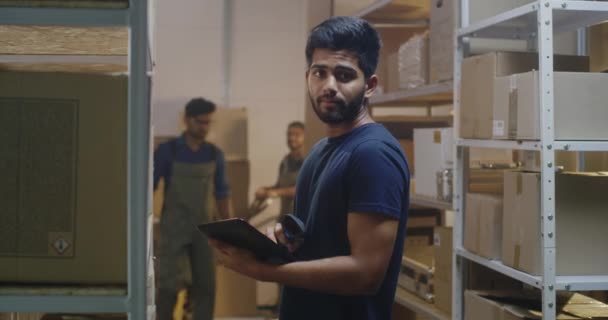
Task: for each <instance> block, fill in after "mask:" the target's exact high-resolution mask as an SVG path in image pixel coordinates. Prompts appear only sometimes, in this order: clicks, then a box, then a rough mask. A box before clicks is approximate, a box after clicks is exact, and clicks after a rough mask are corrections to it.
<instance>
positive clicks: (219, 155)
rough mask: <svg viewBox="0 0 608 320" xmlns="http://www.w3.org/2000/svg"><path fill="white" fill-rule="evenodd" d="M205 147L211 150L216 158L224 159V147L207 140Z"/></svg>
mask: <svg viewBox="0 0 608 320" xmlns="http://www.w3.org/2000/svg"><path fill="white" fill-rule="evenodd" d="M205 148H206V149H207V151H209V152H211V154H212V155H213V157H214V158H216V159H221V160H223V159H224V151H222V149H221V148H220V147H218V146H217V145H215V144H214V143H211V142H205Z"/></svg>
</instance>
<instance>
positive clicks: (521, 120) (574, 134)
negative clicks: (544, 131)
mask: <svg viewBox="0 0 608 320" xmlns="http://www.w3.org/2000/svg"><path fill="white" fill-rule="evenodd" d="M515 77H516V80H515V81H516V85H515V88H514V89H512V92H515V96H516V99H515V101H516V102H515V103H511V104H509V107H510V108H516V110H517V111H516V112H510V113H509V114H511V115H512V114H513V113H516V117H515V119H516V121H517V123H516V136H515V138H517V139H532V140H538V139H540V127H539V123H540V107H539V105H538V103H539V101H538V96H537V91H538V90H537V88H538V72H537V71H533V72H528V73H524V74H518V75H516V76H515ZM606 87H608V74H600V73H582V72H555V73H554V92H555V105H554V110H555V111H554V114H555V118H554V119H555V120H554V121H555V124H554V125H555V138H556V139H561V140H605V139H608V126H606V125H605V124H606V119H608V109H607V108H605V107H604V104H605V102H606V101H607V99H608V91H607V90H606ZM504 89H507V88H504ZM511 96H513V94H511ZM509 121H510V122H512V121H513V119H509Z"/></svg>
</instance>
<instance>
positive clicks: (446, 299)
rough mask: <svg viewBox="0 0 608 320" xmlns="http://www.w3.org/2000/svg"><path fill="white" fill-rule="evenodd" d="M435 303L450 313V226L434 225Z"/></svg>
mask: <svg viewBox="0 0 608 320" xmlns="http://www.w3.org/2000/svg"><path fill="white" fill-rule="evenodd" d="M434 242H435V243H434V246H433V249H434V259H435V274H434V278H433V281H434V283H433V285H434V289H435V305H436V306H437V308H439V309H440V310H442V311H444V312H446V313H448V314H451V313H452V228H448V227H436V228H435V237H434Z"/></svg>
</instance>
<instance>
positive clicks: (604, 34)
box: [589, 23, 608, 72]
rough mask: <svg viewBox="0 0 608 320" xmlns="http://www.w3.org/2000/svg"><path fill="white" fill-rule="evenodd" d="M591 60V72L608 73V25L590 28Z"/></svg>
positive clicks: (603, 24)
mask: <svg viewBox="0 0 608 320" xmlns="http://www.w3.org/2000/svg"><path fill="white" fill-rule="evenodd" d="M589 58H590V60H591V71H593V72H606V71H608V23H602V24H598V25H595V26H592V27H590V28H589Z"/></svg>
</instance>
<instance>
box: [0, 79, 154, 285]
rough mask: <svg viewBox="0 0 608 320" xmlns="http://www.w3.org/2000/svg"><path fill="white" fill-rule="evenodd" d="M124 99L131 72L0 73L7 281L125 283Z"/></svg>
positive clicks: (2, 267)
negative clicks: (110, 73) (105, 73)
mask: <svg viewBox="0 0 608 320" xmlns="http://www.w3.org/2000/svg"><path fill="white" fill-rule="evenodd" d="M100 88H103V89H101V90H100ZM127 105H128V79H127V76H124V75H116V76H113V75H101V74H77V73H54V72H8V71H3V72H0V127H1V128H2V135H0V154H1V155H2V156H0V158H1V159H2V160H0V161H1V162H2V164H0V174H1V175H2V177H3V181H4V183H3V184H2V186H0V194H2V201H0V226H1V227H0V228H1V229H2V230H1V231H0V281H1V282H11V283H37V284H45V283H47V284H64V285H68V284H78V285H85V284H110V283H111V284H124V283H126V282H127V256H128V253H127V219H126V217H127V212H128V210H127V207H128V201H127V190H128V189H127V178H126V177H127V176H128V170H127V150H128V146H127V140H128V139H127V134H128V128H127V123H128V119H127V118H128V117H127V109H128V108H127ZM143 191H144V192H146V191H147V190H143ZM141 209H142V212H140V214H141V215H142V221H140V223H145V217H144V214H145V213H144V210H146V209H145V208H141ZM146 212H147V211H146ZM100 239H103V241H100Z"/></svg>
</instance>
